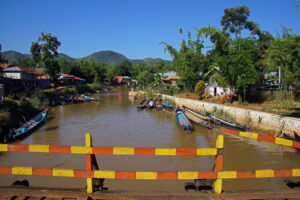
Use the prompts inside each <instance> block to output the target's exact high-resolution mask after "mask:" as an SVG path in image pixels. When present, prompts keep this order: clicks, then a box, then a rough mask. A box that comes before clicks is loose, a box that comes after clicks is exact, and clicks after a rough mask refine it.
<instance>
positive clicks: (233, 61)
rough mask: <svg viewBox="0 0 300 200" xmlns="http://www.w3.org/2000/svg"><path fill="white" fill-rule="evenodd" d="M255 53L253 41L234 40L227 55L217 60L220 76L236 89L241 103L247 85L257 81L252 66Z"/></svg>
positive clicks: (255, 46) (246, 39) (245, 39)
mask: <svg viewBox="0 0 300 200" xmlns="http://www.w3.org/2000/svg"><path fill="white" fill-rule="evenodd" d="M257 51H258V49H257V45H256V41H255V40H253V39H250V38H236V39H235V40H234V41H232V42H231V46H230V49H229V54H228V55H226V56H220V57H219V58H218V60H217V63H218V64H219V66H220V74H221V75H222V76H224V77H225V79H226V80H227V81H228V83H229V84H230V85H231V86H232V87H233V88H235V89H236V91H237V93H238V95H239V99H240V100H241V99H242V95H243V101H245V99H246V92H247V89H248V87H249V85H251V84H255V83H256V81H257V72H256V70H255V65H254V58H255V56H256V54H257ZM223 81H225V80H223ZM227 81H226V82H227Z"/></svg>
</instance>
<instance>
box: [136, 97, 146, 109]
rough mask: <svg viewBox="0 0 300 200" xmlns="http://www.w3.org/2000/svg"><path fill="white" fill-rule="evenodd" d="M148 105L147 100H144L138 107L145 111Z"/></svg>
mask: <svg viewBox="0 0 300 200" xmlns="http://www.w3.org/2000/svg"><path fill="white" fill-rule="evenodd" d="M146 104H147V99H143V100H142V101H141V102H140V103H139V105H138V106H137V108H138V109H144V108H145V107H146Z"/></svg>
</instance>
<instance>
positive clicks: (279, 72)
mask: <svg viewBox="0 0 300 200" xmlns="http://www.w3.org/2000/svg"><path fill="white" fill-rule="evenodd" d="M278 74H279V88H280V89H281V81H280V80H281V70H280V67H279V69H278Z"/></svg>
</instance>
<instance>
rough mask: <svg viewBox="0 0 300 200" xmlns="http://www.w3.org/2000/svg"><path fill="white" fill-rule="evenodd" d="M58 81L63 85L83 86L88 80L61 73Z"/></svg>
mask: <svg viewBox="0 0 300 200" xmlns="http://www.w3.org/2000/svg"><path fill="white" fill-rule="evenodd" d="M57 79H58V81H59V82H60V83H61V84H63V85H82V84H83V83H84V82H85V81H86V80H85V79H84V78H79V77H76V76H73V75H69V74H63V73H60V74H59V75H58V78H57Z"/></svg>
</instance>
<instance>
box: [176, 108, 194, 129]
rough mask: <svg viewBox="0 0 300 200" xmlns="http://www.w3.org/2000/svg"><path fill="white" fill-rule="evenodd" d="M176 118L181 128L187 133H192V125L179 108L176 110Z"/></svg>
mask: <svg viewBox="0 0 300 200" xmlns="http://www.w3.org/2000/svg"><path fill="white" fill-rule="evenodd" d="M175 117H176V120H177V122H178V124H179V126H181V127H182V128H183V130H184V131H185V132H192V129H193V127H192V124H191V122H190V121H189V120H188V118H187V117H186V116H185V114H184V113H183V112H182V110H181V109H178V108H177V109H176V110H175Z"/></svg>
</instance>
